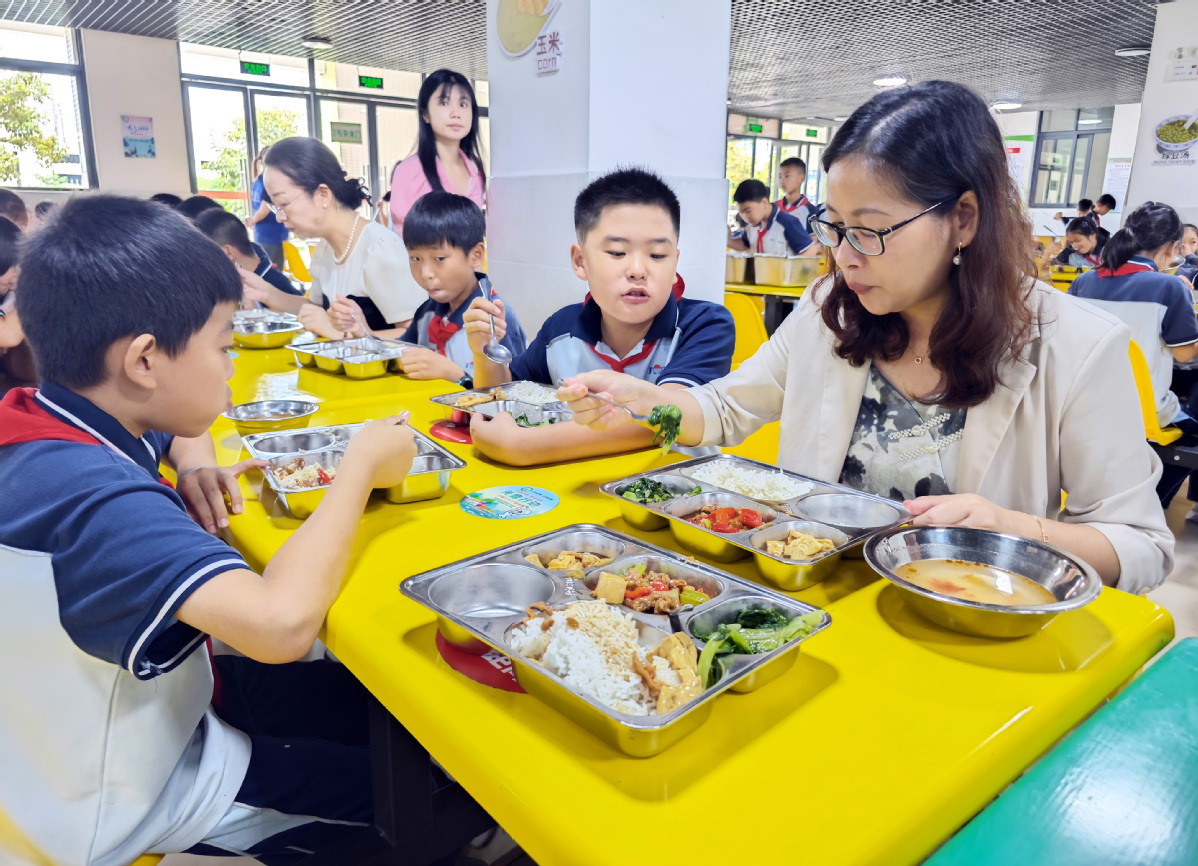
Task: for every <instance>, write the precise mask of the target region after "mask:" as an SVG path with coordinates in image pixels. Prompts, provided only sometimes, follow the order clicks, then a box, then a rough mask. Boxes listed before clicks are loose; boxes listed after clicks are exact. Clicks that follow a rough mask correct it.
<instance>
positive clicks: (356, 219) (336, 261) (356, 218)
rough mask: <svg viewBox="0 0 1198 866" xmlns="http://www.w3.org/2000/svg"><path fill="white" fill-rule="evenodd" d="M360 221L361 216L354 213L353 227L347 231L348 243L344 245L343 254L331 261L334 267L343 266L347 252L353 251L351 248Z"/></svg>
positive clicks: (347, 256)
mask: <svg viewBox="0 0 1198 866" xmlns="http://www.w3.org/2000/svg"><path fill="white" fill-rule="evenodd" d="M361 219H362V215H361V214H360V213H355V214H354V225H353V228H351V229H350V230H349V241H348V243H346V245H345V252H343V253H342V254H341V256H340V257H339V258H335V259H333V264H335V265H340V264H344V263H345V260H346V259H348V258H349V251H350V250H351V249H353V246H354V238H355V237H356V236H357V234H358V222H359V221H360V220H361Z"/></svg>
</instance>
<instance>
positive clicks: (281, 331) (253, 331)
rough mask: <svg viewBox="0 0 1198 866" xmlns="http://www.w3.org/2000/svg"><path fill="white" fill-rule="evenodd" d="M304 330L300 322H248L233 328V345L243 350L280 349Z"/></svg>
mask: <svg viewBox="0 0 1198 866" xmlns="http://www.w3.org/2000/svg"><path fill="white" fill-rule="evenodd" d="M303 329H304V326H303V325H301V324H299V323H298V322H295V323H292V322H272V321H269V320H267V321H260V322H253V321H251V322H246V323H244V324H240V325H234V326H233V345H235V346H240V347H241V348H243V349H278V348H279V347H281V346H286V345H287V344H288V343H290V342H291V341H292V340H294V339H295V337H296V335H297V334H299V333H300V332H301V331H302V330H303Z"/></svg>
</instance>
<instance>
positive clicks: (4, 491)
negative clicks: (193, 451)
mask: <svg viewBox="0 0 1198 866" xmlns="http://www.w3.org/2000/svg"><path fill="white" fill-rule="evenodd" d="M169 441H170V438H169V437H167V436H166V435H164V434H161V433H153V432H151V433H147V434H146V435H145V436H142V437H141V438H135V437H134V436H133V435H132V434H130V433H129V431H127V430H126V429H125V428H124V427H123V426H121V424H120V423H119V422H118V421H117V420H116V419H115V418H113V417H112V416H110V415H108V414H106V413H105V412H103V411H102V410H101V409H99V408H98V407H96V406H95V405H94V404H92V403H91V402H89V401H88V400H86V399H84V398H83V397H80V396H78V395H77V394H74V393H72V392H70V391H68V390H66V389H65V388H61V387H58V386H56V385H53V384H50V383H46V384H44V385H43V386H42V388H41V390H40V391H37V392H35V391H34V390H33V389H17V390H14V391H10V392H9V393H8V394H7V395H6V396H5V398H4V400H3V402H2V403H0V682H2V683H4V689H5V697H4V699H3V700H0V767H3V770H2V771H0V812H3V814H4V815H5V816H7V818H8V819H10V820H11V821H12V822H14V823H15V824H16V827H17V829H18V831H19V832H20V833H21V834H23V835H24V836H25V837H26V838H28V839H29V841H30V842H31V843H32V844H33V846H34V847H35V848H37V849H38V850H40V851H41V852H43V853H44V854H45V855H46V856H47V857H48V858H49V860H50V861H52V862H54V863H77V864H84V863H86V864H89V866H118V864H127V863H129V862H131V861H132V860H134V859H136V858H137V857H138V856H140V855H141V854H142V853H144V852H146V851H183V850H185V849H187V848H189V847H191V846H192V845H195V844H196V843H197V842H199V841H200V840H201V839H202V838H204V836H205V834H206V833H207V832H208V831H209V830H210V829H211V828H212V827H213V826H215V825H216V824H217V822H218V821H219V820H220V819H221V817H222V816H223V815H224V814H225V813H226V812H227V811H228V809H229V808H230V806H231V805H232V803H233V800H234V798H235V796H236V795H237V793H238V790H239V789H240V787H241V783H242V780H243V778H244V777H245V774H246V769H247V767H248V765H249V758H250V740H249V738H248V737H247V736H246V735H245V734H244V733H242V732H241V731H238V730H236V729H235V728H232V727H230V726H229V725H227V724H225V723H224V722H222V721H221V720H220V719H219V718H218V717H217V716H216V715H215V714H214V713H213V711H212V709H211V700H212V691H213V675H212V667H211V659H210V656H209V654H208V649H207V646H206V644H205V638H206V635H205V634H203V633H202V632H200V631H197V630H196V629H194V628H192V627H191V626H189V625H186V624H184V623H182V622H180V621H178V620H176V619H175V618H174V614H175V612H176V611H177V610H178V609H179V606H180V605H181V604H182V603H183V602H184V601H185V600H186V599H187V598H188V597H190V595H191V594H192V593H193V592H195V590H196V589H198V588H199V587H201V586H203V585H204V583H206V582H207V581H209V580H211V579H212V578H214V577H216V576H217V575H220V574H222V573H224V572H227V571H231V570H235V569H243V568H247V566H246V564H245V561H244V560H243V559H242V557H241V555H240V554H238V553H237V551H235V550H233V549H232V548H231V547H229V546H228V545H227V544H225V543H224V542H223V541H221V540H220V539H218V538H214V537H212V536H210V535H208V533H206V532H204V530H203V529H201V528H200V527H199V526H198V525H197V524H196V523H195V522H194V521H193V520H192V519H191V518H190V517H188V515H187V510H186V508H185V507H184V505H183V501H182V500H181V499H180V498H179V496H178V495H177V494H176V493H175V491H174V489H173V488H171V487H170V486H168V485H167V484H165V483H162V482H161V481H160V478H159V475H158V462H159V460H160V459H161V457H162V454H163V450H164V449H165V448H167V447H168V443H169ZM34 482H36V483H34Z"/></svg>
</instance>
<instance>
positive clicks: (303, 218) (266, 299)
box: [241, 138, 428, 339]
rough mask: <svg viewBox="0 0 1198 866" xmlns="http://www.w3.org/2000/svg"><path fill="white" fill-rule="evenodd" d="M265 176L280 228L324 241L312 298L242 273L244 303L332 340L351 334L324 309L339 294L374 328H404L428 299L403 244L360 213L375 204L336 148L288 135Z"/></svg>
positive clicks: (272, 152) (270, 154)
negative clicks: (284, 315) (294, 318)
mask: <svg viewBox="0 0 1198 866" xmlns="http://www.w3.org/2000/svg"><path fill="white" fill-rule="evenodd" d="M262 177H263V181H264V184H265V186H266V191H267V193H268V194H269V195H270V199H271V202H272V204H271V205H269V207H270V208H271V210H273V211H274V213H275V214H276V215H277V216H278V218H279V220H280V221H281V222H282V223H283V225H285V226H286V227H287V228H288V229H290V230H291V231H293V232H295V234H296V235H298V236H299V237H303V238H313V237H315V238H320V240H321V241H322V243H321V244H319V245H318V246H317V248H316V252H315V253H313V255H312V265H311V268H310V270H311V272H312V290H311V292H310V293H309V296H308V299H307V300H305V299H304V298H301V297H296V296H294V295H287V294H285V293H284V292H281V291H279V290H278V289H276V288H274V287H273V286H271V285H269V284H268V283H267V282H266V281H265V280H263V279H262V278H261V277H258V276H256V275H254V274H252V273H249V272H248V271H244V270H243V271H242V272H241V279H242V283H243V284H244V286H245V298H246V300H249V301H259V302H261V303H263V304H265V305H266V306H268V307H270V308H271V309H272V310H283V311H285V312H289V313H295V314H297V315H298V316H299V319H300V323H301V324H303V325H304V327H306V328H307V329H308V330H310V331H313V332H314V333H316V334H319V335H321V336H322V337H329V338H331V339H339V338H341V337H344V336H346V331H345V329H344V328H341V327H338V326H337V324H335V323H334V322H333V321H332V320H331V319H330V318H329V314H328V312H327V310H328V309H329V306H330V304H332V303H333V302H335V301H337V300H338V299H339V298H347V299H350V300H352V301H354V302H355V303H356V304H357V308H356V309H357V310H360V311H361V316H362V318H363V319H364V323H365V325H366V327H367V328H369V329H371V330H372V331H374V330H386V329H389V328H406V327H407V325H408V322H409V321H410V320H411V318H412V315H413V314H414V313H415V312H416V308H417V307H418V306H420V305H421V304H422V303H424V301H426V300H427V299H428V296H427V294H426V293H425V292H424V291H423V290H422V289H421V288H420V287H419V286H417V285H416V284H415V283H414V282H413V281H412V280H411V279H410V276H409V275H410V273H411V271H410V268H409V267H408V251H407V250H406V249H405V248H404V245H403V241H401V240H400V239H399V237H398V236H397V235H396V234H395V233H394V232H391V231H389V230H388V229H386V228H384V227H383V226H381V225H379V224H378V223H377V222H374V221H373V220H371V219H370V218H368V217H364V216H362V215H361V213H359V212H358V208H359V207H360V206H361V205H362V203H363V202H369V201H370V198H369V195H368V193H367V191H366V189H365V188H364V187H363V186H362V183H361V181H358V180H354V179H350V178H347V177H346V176H345V171H344V170H343V169H342V168H341V164H340V163H339V162H338V161H337V157H335V156H334V155H333V152H332V151H331V150H329V148H328V147H326V146H325V145H324V143H323V142H320V141H317V140H316V139H314V138H285V139H283V140H282V141H279V142H276V143H275V144H272V145H271V146H270V149H269V150H268V151H267V152H266V157H265V169H264V170H263V173H262ZM403 277H408V279H403ZM355 314H357V313H356V312H355Z"/></svg>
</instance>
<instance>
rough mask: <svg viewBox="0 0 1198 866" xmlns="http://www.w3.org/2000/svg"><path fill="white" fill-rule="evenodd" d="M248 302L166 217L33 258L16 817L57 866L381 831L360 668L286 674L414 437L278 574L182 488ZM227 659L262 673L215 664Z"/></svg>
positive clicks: (66, 210) (288, 548)
mask: <svg viewBox="0 0 1198 866" xmlns="http://www.w3.org/2000/svg"><path fill="white" fill-rule="evenodd" d="M240 300H241V281H240V279H239V278H238V276H237V271H236V269H235V268H234V267H233V266H232V265H231V264H230V263H229V261H228V260H227V259H226V258H225V256H224V255H223V254H222V253H221V251H220V250H219V249H218V248H217V247H216V246H214V245H213V244H211V243H209V242H208V241H206V240H203V239H202V238H201V236H200V235H199V234H197V233H196V232H195V231H194V230H193V229H192V227H191V226H190V225H188V224H187V222H186V221H185V220H184V219H183V218H182V217H180V216H178V215H177V214H175V213H174V212H173V211H170V210H167V209H166V208H163V207H160V206H158V205H157V204H153V203H150V202H144V201H139V200H136V199H128V198H119V197H114V196H94V197H83V198H75V199H72V200H71V201H69V202H67V203H65V204H64V205H62V206H61V208H60V209H59V213H58V214H57V215H56V217H55V219H54V220H52V221H51V222H50V223H49V225H47V226H46V227H45V228H42V229H40V230H39V231H38V232H37V233H36V234H35V235H34V236H33V237H32V238H31V239H30V241H29V244H28V246H27V247H26V249H25V251H24V254H23V258H22V271H21V288H20V292H19V295H18V309H19V312H20V316H21V323H22V326H23V328H24V330H25V333H26V335H27V337H28V339H29V343H30V345H31V347H32V349H33V353H34V356H35V358H36V360H37V365H38V370H39V372H40V373H41V376H42V386H41V388H40V390H36V391H35V390H33V389H15V390H13V391H10V392H9V393H8V395H6V397H5V398H4V400H3V402H2V403H0V682H3V683H4V684H5V692H6V696H5V699H4V700H3V701H0V767H3V768H4V769H3V772H0V814H3V815H4V816H5V818H6V819H7V820H9V821H11V822H12V823H13V824H15V827H16V830H17V832H18V833H19V834H20V836H23V837H24V838H25V839H27V840H28V841H29V842H30V843H31V844H32V845H33V847H34V848H35V849H36V850H38V851H40V852H42V853H43V854H44V855H45V858H46V859H48V860H49V861H51V862H54V863H79V864H83V863H88V864H94V866H116V864H123V863H129V862H131V861H132V860H134V859H136V858H137V857H138V856H139V855H141V854H142V853H144V852H155V853H170V852H177V851H185V850H190V851H192V852H194V853H208V854H221V855H226V856H227V855H229V854H231V853H232V854H241V853H245V854H249V855H251V856H257V857H258V858H259V860H260V862H262V863H265V864H267V866H282V864H287V863H293V862H295V861H296V860H297V859H298V858H299V857H300V856H302V855H300V854H299V853H297V851H298V850H302V849H308V850H311V849H315V848H319V847H323V846H325V845H327V844H329V843H330V842H331V841H333V840H334V839H335V838H337V837H339V836H340V835H343V834H345V833H347V832H350V831H352V830H353V829H354V828H356V827H361V826H366V825H368V824H369V823H370V822H371V820H372V807H371V780H370V761H369V750H368V748H367V747H366V740H367V723H366V716H365V712H366V695H365V692H364V690H363V689H362V688H361V686H360V685H359V684H358V683H357V682H356V681H355V680H354V679H353V677H352V676H351V675H349V674H348V673H347V672H346V671H345V670H344V668H342V667H341V666H340V665H337V664H335V663H332V662H323V661H322V662H305V663H303V664H299V665H293V664H285V663H286V662H292V661H295V660H296V659H299V658H301V657H303V656H304V655H305V654H306V653H307V651H308V649H309V648H310V647H311V646H312V643H313V641H314V640H315V639H316V635H317V632H318V631H319V629H320V627H321V624H322V622H323V621H324V618H325V614H326V612H327V611H328V608H329V606H330V605H331V604H332V602H333V600H334V599H335V598H336V596H337V594H338V591H339V590H340V586H341V580H342V577H343V576H344V573H345V569H346V564H347V562H348V560H349V556H350V548H351V547H352V545H353V539H354V535H355V534H356V532H357V527H358V524H359V522H360V519H361V515H362V509H363V507H364V505H365V503H366V499H367V496H368V495H369V493H370V491H371V490H372V489H373V488H374V487H382V486H389V485H392V484H397V483H399V482H400V481H401V480H402V479H403V477H404V475H405V474H406V473H407V471H408V469H409V467H410V466H411V463H412V458H413V456H414V454H415V447H414V442H413V440H412V434H411V431H410V430H409V429H408V428H407V427H405V426H398V425H397V423H396V421H397V419H387V420H384V421H379V422H375V423H374V424H371V425H369V426H368V427H366V428H365V429H364V430H363V431H362V432H361V433H359V434H358V435H357V436H355V437H354V439H353V441H352V442H351V443H350V445H349V448H348V449H347V451H346V454H345V457H344V459H343V461H342V463H341V464H340V467H339V471H338V473H337V476H336V480H335V481H334V483H333V485H332V487H331V488H330V490H329V492H328V494H327V495H326V496H325V498H324V501H323V502H322V503H321V505H320V507H319V508H318V509H317V510H316V513H315V514H314V515H313V516H312V517H311V518H310V519H309V520H308V521H306V522H305V524H304V525H303V527H301V528H300V529H299V530H297V531H296V532H295V534H294V535H293V536H292V537H291V538H290V539H289V540H288V541H287V542H286V543H285V544H284V545H283V546H282V547H281V548H280V549H279V551H278V552H277V553H276V554H275V555H274V557H273V558H272V560H271V561H270V563H269V565H268V566H267V567H266V569H265V571H264V572H263V573H262V574H261V575H259V574H256V573H255V572H254V571H252V570H251V569H250V568H249V567H248V566H247V565H246V563H245V561H244V560H243V559H242V557H241V556H240V555H239V554H238V553H237V551H235V550H234V549H232V548H231V547H229V546H228V545H227V544H225V543H224V542H223V541H221V540H220V539H218V538H214V537H213V536H211V535H209V534H207V533H206V532H204V530H203V529H202V528H201V527H200V526H198V525H197V524H196V523H194V522H193V521H192V520H191V519H190V518H189V517H188V516H187V512H186V510H185V508H184V503H183V501H182V500H181V499H180V498H179V497H178V495H177V494H176V493H175V492H174V490H172V489H171V488H170V487H169V486H168V485H165V484H163V483H161V480H160V477H159V474H158V463H159V460H160V459H161V458H162V455H163V450H164V448H165V447H166V443H167V441H168V439H169V437H170V436H172V435H173V436H178V437H193V438H194V437H201V436H202V435H204V434H205V433H206V431H207V428H208V426H209V425H210V424H211V423H212V421H213V419H215V417H216V416H217V415H218V414H219V413H220V412H221V410H223V409H225V408H226V407H227V406H228V404H229V390H228V386H227V385H226V380H227V379H228V378H229V377H230V376H231V375H232V374H233V365H232V362H231V360H230V358H229V355H228V353H229V349H230V348H231V343H232V329H233V311H234V310H235V309H236V308H237V305H238V303H239V302H240ZM208 635H212V636H213V637H216V638H219V639H220V640H222V641H224V642H225V643H227V644H229V645H231V646H232V647H234V648H236V649H237V650H239V651H241V652H242V653H244V654H245V656H247V657H248V658H240V657H231V656H218V657H216V658H215V659H213V658H212V657H211V656H210V653H209V650H208V648H207V643H206V640H205V638H206V637H207V636H208ZM214 669H215V671H216V672H218V673H219V680H218V682H219V689H214Z"/></svg>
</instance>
